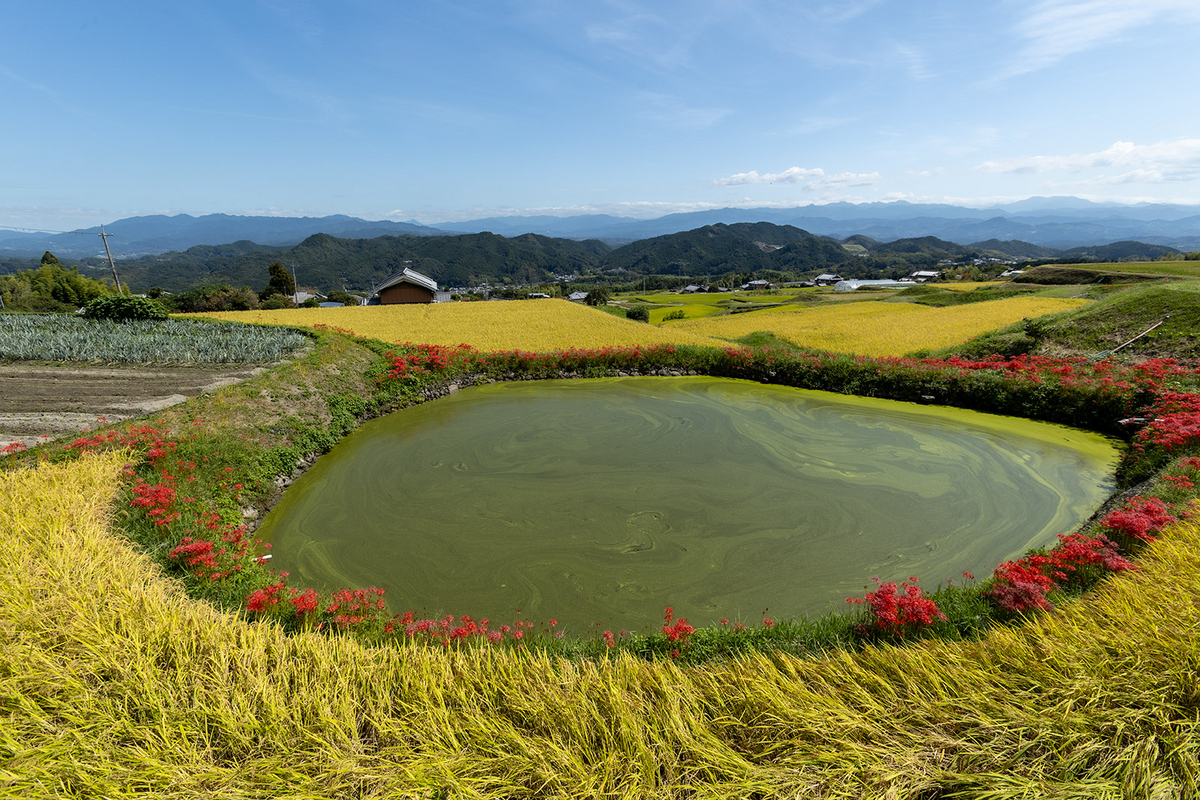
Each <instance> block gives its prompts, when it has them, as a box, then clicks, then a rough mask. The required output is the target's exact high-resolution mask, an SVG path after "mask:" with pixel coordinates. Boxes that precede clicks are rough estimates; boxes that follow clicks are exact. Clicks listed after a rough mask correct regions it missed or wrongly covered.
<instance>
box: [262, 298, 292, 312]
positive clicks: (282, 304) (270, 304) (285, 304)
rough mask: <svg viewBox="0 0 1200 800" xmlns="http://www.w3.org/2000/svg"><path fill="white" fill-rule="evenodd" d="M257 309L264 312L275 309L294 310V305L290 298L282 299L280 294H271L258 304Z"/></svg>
mask: <svg viewBox="0 0 1200 800" xmlns="http://www.w3.org/2000/svg"><path fill="white" fill-rule="evenodd" d="M258 307H259V308H261V309H263V310H264V311H270V310H272V309H276V308H295V307H296V304H295V303H293V302H292V301H291V299H290V298H287V297H284V296H283V295H281V294H273V295H271V296H270V297H268V298H267V299H266V300H264V301H262V303H260V304H259V306H258Z"/></svg>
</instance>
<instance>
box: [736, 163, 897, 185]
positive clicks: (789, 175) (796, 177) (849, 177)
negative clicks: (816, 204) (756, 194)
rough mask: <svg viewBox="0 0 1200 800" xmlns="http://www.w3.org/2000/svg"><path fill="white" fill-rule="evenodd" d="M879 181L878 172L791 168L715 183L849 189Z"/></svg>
mask: <svg viewBox="0 0 1200 800" xmlns="http://www.w3.org/2000/svg"><path fill="white" fill-rule="evenodd" d="M878 180H879V173H878V172H835V173H833V174H832V175H831V174H828V173H826V172H825V170H823V169H821V168H820V167H814V168H812V169H805V168H804V167H789V168H788V169H785V170H784V171H783V172H767V173H763V174H760V173H759V172H758V171H757V170H751V171H750V172H739V173H738V174H736V175H730V176H729V177H727V178H718V179H717V180H715V181H713V183H714V184H715V185H717V186H746V185H750V184H762V183H782V184H802V185H803V186H804V188H806V189H832V188H848V187H851V186H872V185H874V184H875V183H876V182H877V181H878Z"/></svg>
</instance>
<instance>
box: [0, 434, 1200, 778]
mask: <svg viewBox="0 0 1200 800" xmlns="http://www.w3.org/2000/svg"><path fill="white" fill-rule="evenodd" d="M124 460H125V457H124V455H123V454H120V453H117V454H111V455H108V456H105V457H101V458H84V459H79V460H76V461H73V462H71V463H68V464H57V465H50V464H46V465H43V466H41V467H40V468H39V469H38V470H37V471H18V472H11V473H9V474H7V475H6V476H5V480H4V481H3V483H2V484H0V550H2V551H3V552H5V553H7V554H8V556H7V557H6V558H5V559H2V560H0V587H2V591H3V600H4V602H3V603H0V630H2V631H3V634H4V635H3V636H2V637H0V697H3V698H4V702H3V703H2V704H0V720H2V722H0V790H2V792H3V794H5V795H7V796H13V797H23V798H31V799H32V798H50V797H55V798H57V797H88V798H92V797H113V798H117V797H126V796H133V795H141V796H161V797H200V796H204V797H210V796H222V797H262V798H265V797H333V796H337V797H346V796H355V797H390V796H406V797H409V796H411V797H434V796H439V797H546V796H555V797H596V796H613V797H616V796H621V797H635V796H656V797H731V796H737V797H747V796H755V795H757V796H805V797H825V798H862V797H885V796H886V797H897V798H899V797H925V798H934V797H975V798H984V797H986V798H1032V797H1039V798H1080V797H1112V798H1117V797H1146V798H1150V797H1155V798H1159V797H1164V798H1165V797H1174V798H1188V797H1194V796H1196V795H1197V792H1200V785H1198V783H1197V780H1198V776H1200V761H1198V759H1197V754H1198V753H1200V718H1198V714H1200V689H1198V688H1197V683H1196V679H1195V676H1196V674H1197V671H1198V670H1200V639H1198V638H1197V637H1196V636H1195V631H1196V630H1200V578H1198V576H1200V526H1197V525H1196V524H1195V523H1183V524H1177V525H1175V526H1173V527H1172V528H1171V529H1169V530H1168V531H1167V534H1166V535H1165V536H1163V537H1162V538H1161V539H1160V540H1158V541H1157V542H1155V543H1153V544H1152V545H1151V546H1150V547H1149V549H1148V550H1147V551H1146V553H1145V554H1144V556H1143V558H1142V560H1141V562H1140V566H1141V569H1140V570H1139V571H1137V572H1127V573H1124V574H1122V575H1120V576H1118V577H1116V578H1113V579H1110V580H1109V581H1107V582H1105V583H1104V584H1103V585H1102V586H1100V587H1099V588H1098V589H1097V590H1096V591H1095V592H1094V593H1093V594H1092V595H1090V596H1089V597H1087V598H1086V599H1084V600H1082V601H1080V602H1077V603H1073V604H1070V605H1067V606H1064V607H1063V608H1061V609H1060V610H1059V611H1058V612H1057V613H1055V614H1053V615H1046V616H1041V617H1039V618H1038V619H1037V620H1035V621H1032V622H1029V623H1026V624H1024V625H1021V626H1019V627H1016V628H1011V629H1001V630H997V631H994V632H993V633H992V634H990V635H989V636H988V638H986V639H985V640H983V641H979V642H974V643H962V642H955V643H949V642H925V643H921V644H918V645H916V646H912V647H908V648H901V649H893V648H882V649H874V648H868V649H866V650H864V651H862V652H857V653H853V652H840V653H837V654H833V655H831V656H829V657H827V658H823V659H815V660H811V659H810V660H805V659H797V658H793V657H789V656H786V655H782V654H778V653H776V654H769V655H748V656H745V657H742V658H738V659H736V660H732V661H729V662H727V663H713V664H709V665H708V666H706V667H704V668H692V669H683V668H680V667H679V666H677V665H676V664H674V663H671V662H669V661H668V662H664V661H656V662H645V661H641V660H637V659H634V658H630V657H628V656H625V655H620V656H617V657H616V658H614V659H613V660H611V661H599V662H591V661H588V662H569V661H563V660H557V659H553V658H549V657H547V656H545V655H542V654H539V653H537V652H529V651H521V650H494V649H489V648H465V649H458V648H450V649H434V648H428V647H420V646H404V647H396V648H364V647H362V646H360V645H358V644H356V643H355V642H353V641H350V640H348V639H345V638H340V637H327V636H323V635H317V634H312V633H305V634H298V635H292V636H288V635H285V634H284V633H283V632H282V631H281V630H280V629H279V628H277V627H275V626H272V625H253V624H248V623H246V622H244V621H243V620H241V619H238V618H237V617H236V616H234V615H229V614H221V613H218V612H216V611H214V610H213V609H212V608H211V607H209V606H207V605H205V604H202V603H197V602H195V601H191V600H188V599H187V598H186V597H184V596H183V595H182V593H181V592H180V591H179V589H178V587H177V585H176V584H175V583H174V582H172V581H170V580H167V579H165V578H163V577H162V576H161V575H160V574H159V572H158V571H157V569H156V568H155V567H154V565H153V564H151V563H150V562H149V561H148V560H147V558H146V557H145V556H144V555H140V554H138V553H136V552H134V550H133V549H132V548H131V547H130V546H129V545H128V544H127V543H126V542H125V541H123V540H122V539H121V538H119V537H116V536H113V535H112V534H111V533H110V532H109V531H108V517H109V514H110V513H111V508H112V507H111V505H110V503H111V502H112V501H113V498H114V494H115V493H116V492H117V491H118V487H119V485H120V483H121V477H120V472H121V469H122V465H123V463H124Z"/></svg>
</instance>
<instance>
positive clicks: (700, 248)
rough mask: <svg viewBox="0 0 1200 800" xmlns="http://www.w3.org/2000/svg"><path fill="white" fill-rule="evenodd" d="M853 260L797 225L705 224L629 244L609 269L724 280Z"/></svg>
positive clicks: (616, 253)
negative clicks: (737, 275)
mask: <svg viewBox="0 0 1200 800" xmlns="http://www.w3.org/2000/svg"><path fill="white" fill-rule="evenodd" d="M852 258H853V256H852V255H850V254H849V253H848V252H847V251H846V249H845V248H843V247H842V246H841V245H840V244H839V243H838V242H837V241H836V240H834V239H829V238H826V237H822V236H814V235H813V234H811V233H809V232H808V231H804V230H801V229H800V228H794V227H792V226H791V225H773V224H771V223H769V222H739V223H735V224H733V225H724V224H720V223H718V224H716V225H705V226H704V227H703V228H697V229H696V230H693V231H684V232H683V233H670V234H667V235H666V236H656V237H654V238H653V239H642V240H640V241H636V242H633V243H632V244H627V245H625V246H624V247H621V248H618V249H616V250H614V251H613V252H612V253H610V254H609V256H608V258H607V259H606V260H605V268H607V269H610V270H622V269H623V270H625V271H627V272H633V273H636V274H643V275H646V274H658V275H671V274H678V275H689V276H703V275H720V274H723V273H726V272H738V273H744V272H755V271H758V270H777V271H781V272H784V271H791V272H805V271H811V270H815V269H822V270H823V269H826V268H831V267H837V266H838V265H840V264H843V263H845V262H847V261H849V260H850V259H852Z"/></svg>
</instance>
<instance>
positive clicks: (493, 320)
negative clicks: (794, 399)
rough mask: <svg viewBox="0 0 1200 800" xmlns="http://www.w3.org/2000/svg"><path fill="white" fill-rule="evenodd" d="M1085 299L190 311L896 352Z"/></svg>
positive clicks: (481, 340) (512, 340)
mask: <svg viewBox="0 0 1200 800" xmlns="http://www.w3.org/2000/svg"><path fill="white" fill-rule="evenodd" d="M1084 302H1085V301H1083V300H1075V299H1061V298H1046V297H1013V298H1008V299H1005V300H995V301H991V302H986V303H972V304H969V305H964V306H950V307H947V308H932V307H929V306H922V305H916V304H912V303H876V302H869V301H868V302H857V303H847V304H838V305H837V306H829V307H822V306H815V307H802V306H789V307H784V308H778V309H768V310H765V311H753V312H747V313H743V314H731V315H725V316H719V317H706V318H702V319H688V320H681V321H679V322H671V323H669V324H666V325H663V326H656V325H646V324H644V323H638V322H631V321H629V320H624V319H621V318H619V317H615V316H613V315H611V314H606V313H604V312H602V311H599V310H597V309H594V308H588V307H586V306H581V305H578V304H575V303H567V302H563V301H555V300H541V301H520V302H493V303H437V304H432V305H419V304H418V305H391V306H363V307H345V308H311V309H310V308H301V309H279V310H274V311H230V312H223V313H213V314H202V315H197V316H204V317H212V318H217V319H226V320H233V321H236V322H256V323H268V324H274V325H295V326H301V327H313V326H316V325H327V326H330V327H333V328H341V329H344V330H349V331H351V332H353V333H355V334H357V335H359V336H365V337H369V338H373V339H379V340H381V341H384V342H396V343H401V342H413V343H421V344H441V345H448V346H454V345H458V344H469V345H471V346H472V347H474V348H475V349H477V350H484V351H499V350H524V351H549V350H563V349H568V348H572V347H575V348H595V347H626V346H646V345H655V344H696V345H723V346H724V345H728V343H729V342H730V341H732V340H735V339H738V338H740V337H742V336H745V335H746V334H749V333H754V332H755V331H770V332H771V333H773V334H775V335H776V336H778V337H780V338H781V339H786V340H787V341H789V342H792V343H793V344H796V345H798V346H801V347H809V348H813V349H818V350H831V351H834V352H840V353H861V354H864V355H873V356H899V355H904V354H905V353H910V352H912V351H914V350H919V349H936V348H940V347H949V346H951V345H954V344H960V343H962V342H965V341H967V340H968V339H970V338H972V337H974V336H978V335H979V334H981V333H986V332H988V331H990V330H994V329H996V328H1002V327H1004V326H1006V325H1011V324H1012V323H1014V322H1019V321H1020V320H1022V319H1025V318H1030V317H1039V316H1042V315H1044V314H1053V313H1057V312H1060V311H1068V310H1071V309H1074V308H1078V307H1079V306H1080V305H1082V304H1083V303H1084Z"/></svg>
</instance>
